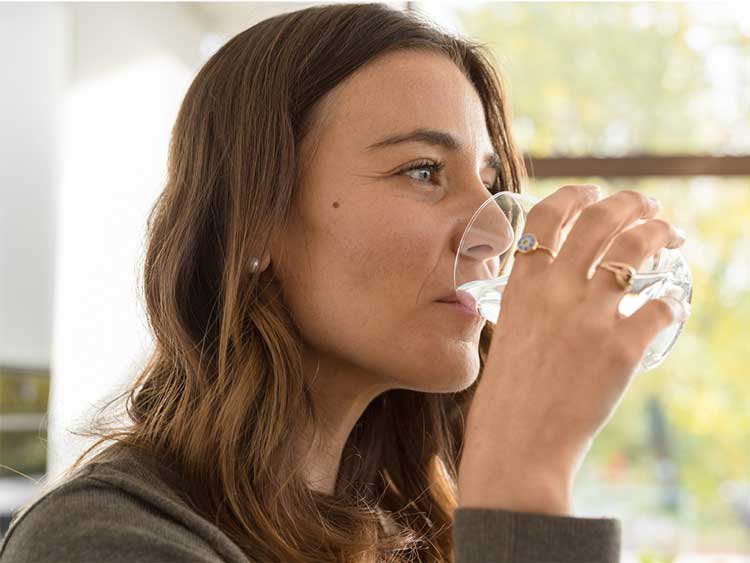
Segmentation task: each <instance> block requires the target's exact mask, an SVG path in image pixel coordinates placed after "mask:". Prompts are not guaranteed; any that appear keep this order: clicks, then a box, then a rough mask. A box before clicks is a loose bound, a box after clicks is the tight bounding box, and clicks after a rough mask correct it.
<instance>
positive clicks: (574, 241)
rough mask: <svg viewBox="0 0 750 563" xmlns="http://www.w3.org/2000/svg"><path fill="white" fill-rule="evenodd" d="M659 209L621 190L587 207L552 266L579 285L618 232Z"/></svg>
mask: <svg viewBox="0 0 750 563" xmlns="http://www.w3.org/2000/svg"><path fill="white" fill-rule="evenodd" d="M659 209H660V206H659V204H658V202H656V200H654V199H652V198H648V197H647V196H645V195H643V194H641V193H639V192H636V191H634V190H621V191H619V192H617V193H615V194H614V195H611V196H609V197H607V198H604V199H603V200H601V201H599V202H597V203H594V204H592V205H589V206H588V207H586V208H585V209H583V210H582V211H581V215H580V217H579V218H578V220H577V221H576V222H575V224H574V225H573V228H572V229H571V230H570V233H569V234H568V236H567V238H566V239H565V244H564V245H563V246H562V248H561V249H560V253H559V254H558V256H557V260H556V261H555V263H556V264H557V265H559V266H560V268H561V269H562V270H561V271H567V272H568V273H569V274H570V276H571V278H573V279H578V280H580V281H581V283H584V282H586V281H587V280H588V274H589V269H590V268H591V265H592V264H593V263H594V261H595V260H596V258H597V257H598V256H599V255H600V254H601V252H602V250H603V249H604V248H605V247H606V245H607V244H608V243H609V242H610V240H611V239H612V238H613V237H614V236H616V235H617V234H618V233H619V232H620V231H621V230H623V229H624V228H626V227H627V226H629V225H630V224H632V223H633V222H635V221H637V220H638V219H641V218H643V219H650V218H652V217H653V216H654V215H655V214H656V213H657V212H658V211H659Z"/></svg>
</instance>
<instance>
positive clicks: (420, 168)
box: [400, 162, 495, 193]
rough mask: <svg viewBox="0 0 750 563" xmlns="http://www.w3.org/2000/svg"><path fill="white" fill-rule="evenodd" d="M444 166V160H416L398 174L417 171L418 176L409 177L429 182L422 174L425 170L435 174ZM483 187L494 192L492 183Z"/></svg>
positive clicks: (422, 182) (420, 181)
mask: <svg viewBox="0 0 750 563" xmlns="http://www.w3.org/2000/svg"><path fill="white" fill-rule="evenodd" d="M444 166H445V163H444V162H418V163H416V164H414V165H412V166H408V167H406V168H404V169H402V170H401V171H400V174H406V173H407V172H418V173H420V174H419V175H418V176H416V177H415V176H410V175H409V177H410V178H412V179H413V180H415V181H417V182H419V183H421V184H424V183H429V178H425V175H424V171H425V170H426V171H428V172H429V174H430V175H432V176H435V175H437V174H438V173H440V172H441V171H442V170H443V167H444ZM407 175H408V174H407ZM484 187H485V188H487V191H489V192H490V193H494V192H493V189H494V187H495V185H494V184H485V185H484Z"/></svg>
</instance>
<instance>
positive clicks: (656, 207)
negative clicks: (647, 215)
mask: <svg viewBox="0 0 750 563" xmlns="http://www.w3.org/2000/svg"><path fill="white" fill-rule="evenodd" d="M648 201H649V203H650V204H651V208H652V209H653V210H655V211H658V210H659V209H661V203H660V202H659V200H658V199H656V198H655V197H651V196H648Z"/></svg>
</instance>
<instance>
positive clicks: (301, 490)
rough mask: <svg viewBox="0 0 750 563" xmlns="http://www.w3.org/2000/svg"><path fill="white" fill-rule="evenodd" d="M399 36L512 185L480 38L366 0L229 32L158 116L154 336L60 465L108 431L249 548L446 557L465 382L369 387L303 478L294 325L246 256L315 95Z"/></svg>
mask: <svg viewBox="0 0 750 563" xmlns="http://www.w3.org/2000/svg"><path fill="white" fill-rule="evenodd" d="M402 49H426V50H429V51H431V52H437V53H440V54H442V55H444V56H447V57H449V58H450V59H451V60H452V61H453V62H454V63H455V64H456V65H457V66H458V67H459V68H460V69H461V70H462V71H463V72H464V74H465V75H466V76H467V78H468V79H469V80H470V81H471V82H472V83H473V84H474V86H475V87H476V90H477V92H478V93H479V96H480V98H481V100H482V104H483V106H484V110H485V115H486V120H487V128H488V132H489V134H490V138H491V139H492V142H493V144H494V146H495V150H496V151H497V152H498V154H499V155H500V157H501V160H502V163H503V168H502V170H501V174H500V176H499V179H498V186H497V187H498V188H499V189H501V190H510V191H516V192H518V191H520V183H521V179H522V177H523V176H524V175H525V170H524V167H523V160H522V159H521V158H520V156H519V153H518V152H517V150H516V149H515V148H514V146H513V143H512V140H511V133H510V128H509V119H510V118H509V110H508V107H507V100H506V97H505V95H504V92H503V88H502V85H501V80H500V77H499V76H498V74H497V71H496V70H495V69H494V67H493V65H492V64H491V62H490V60H491V56H490V55H489V50H488V49H487V48H486V46H485V45H484V44H481V43H478V42H473V41H469V40H467V39H463V38H458V37H455V36H452V35H450V34H447V33H445V32H443V31H441V30H439V29H437V28H436V27H434V26H433V25H431V24H430V23H429V21H428V20H426V19H425V18H422V17H421V16H419V15H414V14H409V13H404V12H402V11H400V10H397V9H394V8H391V7H389V6H387V5H385V4H378V3H373V4H333V5H318V6H314V7H310V8H306V9H303V10H298V11H294V12H290V13H285V14H282V15H278V16H275V17H271V18H269V19H266V20H264V21H261V22H260V23H258V24H256V25H254V26H252V27H250V28H249V29H247V30H245V31H243V32H242V33H240V34H238V35H236V36H235V37H233V38H232V39H231V40H229V41H228V42H227V43H226V44H225V45H224V46H223V47H222V48H221V49H219V50H218V51H217V52H216V53H215V54H214V55H213V56H212V57H211V58H210V59H209V60H208V61H207V62H206V63H205V65H204V66H203V67H202V68H201V69H200V71H199V72H198V74H197V76H196V77H195V79H194V80H193V82H192V84H191V86H190V88H189V90H188V92H187V94H186V96H185V98H184V101H183V102H182V105H181V107H180V111H179V114H178V116H177V120H176V122H175V124H174V128H173V131H172V138H171V143H170V148H169V161H168V178H167V182H166V187H165V189H164V191H163V192H162V193H161V195H160V196H159V198H158V199H157V201H156V203H155V205H154V207H153V209H152V210H151V213H150V215H149V218H148V247H147V251H146V255H145V263H144V270H143V273H144V278H143V291H144V297H145V304H146V308H147V314H148V318H149V323H150V326H151V329H152V330H153V334H154V342H155V348H154V351H153V353H152V355H151V356H150V357H149V358H148V361H147V363H146V365H145V366H144V367H143V369H142V371H141V372H140V374H139V376H138V377H137V379H136V380H135V381H134V383H133V385H132V386H131V387H130V388H129V389H127V390H126V392H125V393H122V394H120V395H119V396H118V397H116V398H115V399H113V400H112V401H109V402H108V403H107V405H106V406H105V408H106V407H108V406H109V405H111V404H112V403H113V402H115V401H118V400H120V399H122V398H123V397H124V396H126V397H127V401H126V403H125V410H126V412H127V415H128V417H129V420H128V424H127V425H126V426H122V425H120V426H119V427H118V426H112V427H107V426H105V425H104V424H102V423H101V421H100V420H99V421H98V422H96V423H93V422H92V424H91V426H90V428H91V430H87V431H84V432H83V433H81V432H77V433H76V434H78V435H85V436H95V437H98V440H97V441H96V443H94V444H93V445H92V446H91V447H90V448H88V449H87V450H86V451H85V452H84V453H83V454H82V455H81V456H80V457H79V458H78V459H77V460H76V462H75V463H74V464H73V466H72V467H71V468H70V469H69V470H68V474H72V471H73V470H74V469H75V468H76V467H77V466H79V464H80V463H81V462H82V461H83V459H84V458H85V457H86V456H87V455H88V454H89V453H90V452H91V451H92V450H93V449H94V448H96V447H97V446H99V445H101V444H103V443H105V442H108V441H114V442H115V444H113V445H119V446H129V447H133V448H136V449H139V450H141V451H144V452H148V453H149V454H151V455H153V456H154V457H156V458H157V459H159V460H162V461H163V462H164V463H165V464H167V465H169V466H170V467H172V468H175V469H176V470H177V471H179V472H180V474H181V475H182V476H183V477H184V483H185V490H184V491H182V493H183V494H184V495H185V496H186V498H189V499H190V501H191V504H192V506H194V507H195V509H196V510H197V511H198V512H200V513H201V514H202V515H204V516H205V517H206V518H208V519H209V520H210V521H212V522H215V523H216V524H217V525H218V526H219V527H220V528H221V529H222V531H223V532H224V533H226V534H227V535H228V536H229V537H230V538H231V539H232V540H233V541H234V542H236V543H237V545H238V546H240V547H241V548H242V550H243V551H244V552H245V553H246V554H247V556H248V557H249V558H250V559H251V560H256V561H295V562H310V563H320V562H322V561H347V562H350V561H373V560H376V561H385V560H396V561H406V560H419V561H453V545H452V518H453V510H454V509H455V506H456V476H457V467H458V463H459V461H460V454H461V448H462V444H463V431H464V427H463V424H464V416H465V414H466V411H467V409H468V406H469V404H470V402H471V397H472V394H473V392H474V389H475V388H476V384H477V382H478V381H479V379H477V382H475V383H474V384H473V385H472V386H470V387H469V388H467V389H465V390H463V391H461V392H457V393H442V394H437V393H436V394H431V393H420V392H416V391H412V390H403V389H397V390H391V391H388V392H385V393H383V394H382V395H380V396H378V397H377V398H376V399H374V400H373V401H372V403H371V404H370V405H369V406H368V407H367V409H366V410H365V411H364V413H363V414H362V416H361V418H360V419H359V421H358V422H357V424H356V425H355V427H354V429H353V430H352V432H351V435H350V436H349V438H348V441H347V443H346V445H345V448H344V451H343V454H342V459H341V466H340V470H339V474H338V477H337V481H336V486H335V493H334V495H326V494H323V493H320V492H316V491H313V490H311V489H309V488H308V487H307V486H306V485H305V483H304V482H303V480H302V479H301V477H300V476H299V474H298V468H297V469H293V468H294V467H295V465H294V463H293V462H294V459H293V457H292V456H293V455H294V452H292V451H290V450H291V449H290V448H288V447H287V444H289V443H290V441H291V439H292V437H293V436H298V435H299V432H300V431H302V429H303V427H304V426H305V425H306V424H307V423H308V422H309V421H310V420H312V421H316V420H317V418H316V412H315V410H314V408H313V403H312V400H311V395H310V392H309V389H308V387H307V385H306V382H305V379H304V378H303V377H302V363H301V355H300V353H301V337H300V334H299V333H298V331H297V329H296V328H295V325H294V323H293V322H292V319H291V317H290V314H289V312H288V310H287V309H286V308H285V306H284V303H283V301H282V299H281V298H280V295H281V292H280V288H279V285H278V283H277V282H276V281H275V280H274V278H273V274H272V272H271V269H268V270H266V271H263V272H253V271H251V268H250V264H251V262H252V259H253V257H256V256H258V257H261V256H265V255H267V254H268V249H269V248H270V246H269V244H270V242H271V241H272V240H273V238H274V236H275V235H276V234H277V233H279V232H281V231H282V230H283V229H284V228H285V224H286V222H287V221H288V217H289V212H290V208H291V204H292V200H293V196H294V193H295V190H296V188H297V186H298V184H299V181H300V178H301V175H302V174H304V171H305V169H304V166H303V165H302V164H303V163H301V162H300V159H299V148H300V144H301V142H302V140H303V139H304V138H305V137H306V136H307V135H308V134H309V133H311V132H312V131H315V127H316V125H317V123H318V121H317V120H318V116H317V113H318V112H317V110H318V109H319V107H320V102H321V100H323V98H324V97H325V96H326V94H327V93H328V92H330V91H331V90H332V89H333V88H335V87H336V86H337V85H338V84H340V83H341V82H342V81H344V80H345V79H346V78H347V77H348V76H349V75H351V74H352V73H353V72H354V71H356V70H357V69H358V68H360V67H362V66H363V65H365V64H367V62H368V61H371V60H373V59H374V58H375V57H378V56H381V55H383V54H385V53H388V52H393V51H395V50H402ZM491 331H492V325H491V324H489V323H488V324H487V325H486V326H485V328H484V330H483V331H482V335H481V338H480V344H479V347H480V360H481V366H482V368H483V367H484V363H485V359H486V354H487V350H488V347H489V344H490V341H491V337H492V332H491ZM480 378H481V372H480ZM104 410H105V409H101V411H100V413H99V416H100V415H101V413H102V412H104ZM96 418H99V417H96ZM106 452H107V450H104V451H103V452H100V453H99V455H97V456H96V457H94V458H93V459H92V460H89V461H94V460H96V459H104V455H105V454H106ZM379 510H382V511H383V512H384V513H385V514H387V515H388V516H389V517H390V518H391V519H392V522H393V523H394V524H395V528H396V530H395V532H396V533H395V535H393V534H390V532H389V530H387V529H386V527H384V526H383V524H382V523H381V522H380V521H379V518H378V512H377V511H379Z"/></svg>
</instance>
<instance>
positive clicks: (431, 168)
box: [401, 163, 443, 184]
mask: <svg viewBox="0 0 750 563" xmlns="http://www.w3.org/2000/svg"><path fill="white" fill-rule="evenodd" d="M442 168H443V165H442V164H441V163H418V164H415V165H414V166H409V167H407V168H405V169H403V170H402V171H401V173H402V174H406V175H407V176H409V177H410V178H412V179H414V180H416V181H417V182H420V183H423V184H424V183H428V182H429V180H430V178H429V177H425V174H424V171H428V172H429V174H430V175H431V176H435V175H436V174H437V173H438V172H440V171H441V170H442ZM408 172H418V173H419V174H418V175H415V176H411V175H409V174H407V173H408Z"/></svg>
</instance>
